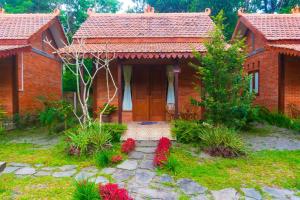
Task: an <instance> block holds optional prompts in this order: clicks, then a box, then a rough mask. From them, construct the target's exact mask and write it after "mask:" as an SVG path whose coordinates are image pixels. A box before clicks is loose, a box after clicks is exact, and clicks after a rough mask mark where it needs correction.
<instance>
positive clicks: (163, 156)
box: [153, 137, 172, 167]
mask: <svg viewBox="0 0 300 200" xmlns="http://www.w3.org/2000/svg"><path fill="white" fill-rule="evenodd" d="M171 145H172V144H171V141H170V140H169V139H168V138H166V137H162V138H161V139H160V140H159V142H158V145H157V148H156V151H155V156H154V160H153V164H154V166H159V167H161V166H163V165H164V164H165V163H166V162H167V160H168V156H169V154H170V148H171Z"/></svg>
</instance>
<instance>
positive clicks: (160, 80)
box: [132, 65, 167, 121]
mask: <svg viewBox="0 0 300 200" xmlns="http://www.w3.org/2000/svg"><path fill="white" fill-rule="evenodd" d="M132 80H133V87H132V88H133V91H132V94H133V95H132V97H133V120H134V121H164V120H165V118H166V114H165V105H166V87H167V85H166V84H167V83H166V68H165V66H156V65H155V66H148V65H147V66H145V65H143V66H134V67H133V77H132Z"/></svg>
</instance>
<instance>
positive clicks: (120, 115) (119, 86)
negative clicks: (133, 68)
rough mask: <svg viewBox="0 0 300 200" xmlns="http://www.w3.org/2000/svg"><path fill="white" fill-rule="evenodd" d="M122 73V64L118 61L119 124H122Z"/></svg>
mask: <svg viewBox="0 0 300 200" xmlns="http://www.w3.org/2000/svg"><path fill="white" fill-rule="evenodd" d="M122 72H123V64H122V62H121V61H118V122H119V124H122V111H123V105H122V102H123V91H122V88H123V87H122Z"/></svg>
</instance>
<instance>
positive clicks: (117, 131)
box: [101, 123, 127, 142]
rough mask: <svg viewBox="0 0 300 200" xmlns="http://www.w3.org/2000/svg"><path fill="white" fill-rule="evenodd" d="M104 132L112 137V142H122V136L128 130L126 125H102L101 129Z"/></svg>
mask: <svg viewBox="0 0 300 200" xmlns="http://www.w3.org/2000/svg"><path fill="white" fill-rule="evenodd" d="M101 129H102V131H103V132H107V133H109V134H110V135H111V137H112V138H111V141H112V142H120V141H121V136H122V134H123V133H124V132H125V131H126V130H127V127H126V125H123V124H114V123H109V124H102V127H101Z"/></svg>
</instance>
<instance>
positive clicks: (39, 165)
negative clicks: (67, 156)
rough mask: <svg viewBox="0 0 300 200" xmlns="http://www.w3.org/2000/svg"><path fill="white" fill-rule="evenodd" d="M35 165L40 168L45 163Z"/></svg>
mask: <svg viewBox="0 0 300 200" xmlns="http://www.w3.org/2000/svg"><path fill="white" fill-rule="evenodd" d="M34 166H35V167H37V168H40V167H43V166H44V164H35V165H34Z"/></svg>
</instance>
